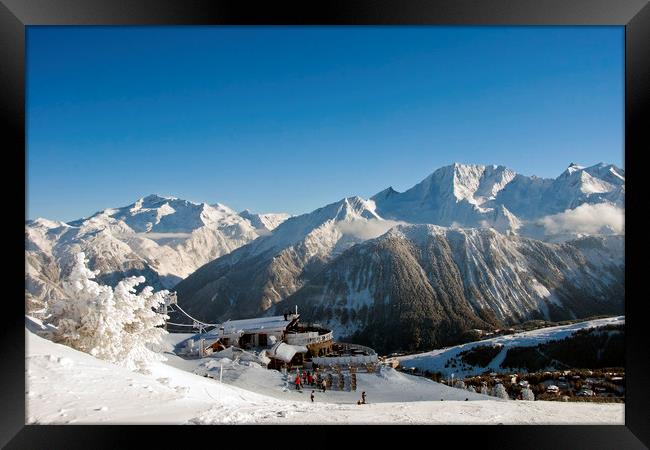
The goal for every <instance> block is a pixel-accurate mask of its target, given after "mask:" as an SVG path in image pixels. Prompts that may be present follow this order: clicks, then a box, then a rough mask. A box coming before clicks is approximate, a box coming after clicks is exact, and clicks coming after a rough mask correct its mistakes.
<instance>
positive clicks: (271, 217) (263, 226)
mask: <svg viewBox="0 0 650 450" xmlns="http://www.w3.org/2000/svg"><path fill="white" fill-rule="evenodd" d="M239 215H240V216H242V217H243V218H244V219H247V220H248V221H249V222H250V223H251V225H253V226H254V227H255V230H256V231H257V232H258V233H259V234H260V235H262V234H268V233H269V232H271V231H273V230H275V229H276V228H277V227H278V225H280V224H281V223H282V222H284V221H285V220H287V219H288V218H289V217H291V215H290V214H285V213H278V214H273V213H271V214H255V213H252V212H250V211H249V210H248V209H245V210H244V211H242V212H240V213H239Z"/></svg>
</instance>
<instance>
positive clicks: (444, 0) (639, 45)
mask: <svg viewBox="0 0 650 450" xmlns="http://www.w3.org/2000/svg"><path fill="white" fill-rule="evenodd" d="M308 5H309V6H308ZM209 24H214V25H221V24H228V25H254V24H265V25H273V24H281V25H291V24H338V25H348V24H357V25H361V24H367V25H376V24H382V25H392V24H402V25H405V24H412V25H621V26H625V71H626V74H625V120H626V122H625V172H626V181H627V183H628V185H629V183H630V180H631V182H632V188H631V189H630V192H629V193H627V195H626V203H627V208H626V235H627V239H626V246H625V265H626V282H625V289H626V302H625V315H626V405H625V425H624V426H615V425H608V426H592V425H588V426H587V425H585V426H501V427H499V426H480V427H478V426H465V427H463V428H462V429H459V428H458V427H457V426H437V427H435V428H432V427H430V426H422V427H416V429H417V432H418V434H420V433H421V435H420V436H418V437H421V438H424V439H428V441H424V442H425V445H427V446H430V445H442V444H443V442H445V440H444V439H445V438H446V437H447V438H450V439H451V442H457V443H459V444H461V445H462V444H468V443H470V442H472V443H474V445H480V446H481V448H484V447H486V446H487V447H488V448H492V447H499V448H535V449H542V448H553V449H556V448H590V449H600V448H602V449H614V448H617V449H622V448H647V447H648V446H650V427H648V425H650V406H649V405H650V394H649V393H650V389H649V386H648V384H649V383H648V382H650V379H649V378H648V376H647V374H648V373H650V372H649V369H650V367H649V366H650V357H649V356H648V352H647V349H648V348H650V345H649V341H650V339H649V338H648V332H647V330H646V329H645V322H646V321H647V317H646V316H645V315H644V310H643V303H645V301H646V297H647V296H643V295H642V293H643V291H642V290H641V287H642V286H641V283H642V282H641V278H640V271H641V270H643V268H644V267H643V265H642V264H643V261H644V260H643V259H642V258H641V247H642V246H641V245H640V242H639V239H640V238H641V236H642V233H643V232H642V231H640V227H639V225H638V220H636V219H635V217H636V216H638V215H639V214H640V212H638V211H639V210H640V209H641V208H637V206H641V205H642V203H641V201H642V199H643V198H644V197H643V195H642V193H641V192H640V191H639V190H638V189H640V188H641V185H642V184H643V180H639V179H638V177H641V176H643V175H642V173H641V169H639V166H638V165H637V166H636V167H635V162H636V161H638V160H639V159H640V158H641V155H642V152H643V150H644V149H648V148H650V146H649V145H648V144H649V140H648V124H649V123H650V118H649V117H648V116H649V114H648V111H649V109H650V108H649V102H648V99H649V97H650V57H649V55H650V48H649V47H650V45H649V43H650V6H649V5H648V1H647V0H572V1H569V0H400V1H392V2H389V1H386V0H382V1H371V0H363V1H348V2H342V1H324V2H318V3H310V2H302V3H296V4H286V3H276V2H265V3H260V4H259V5H258V4H250V3H249V2H246V1H242V0H240V1H221V0H219V1H217V0H212V1H209V0H185V1H181V0H130V1H108V0H0V54H1V55H2V62H1V64H0V91H1V92H2V109H1V111H2V113H3V115H4V117H3V119H4V121H3V123H5V124H6V125H7V131H6V133H5V135H4V136H3V137H4V140H5V142H6V144H5V147H4V148H5V155H8V156H10V158H9V160H11V163H8V162H6V163H5V164H10V165H9V166H8V167H7V166H6V167H5V174H6V175H12V174H17V177H18V178H19V177H20V175H19V170H18V169H16V170H13V167H14V164H15V165H16V167H21V168H22V169H23V174H25V170H24V169H25V151H26V149H25V143H26V141H25V27H26V26H29V25H209ZM5 161H7V159H5ZM7 169H9V170H7ZM25 176H26V175H25ZM3 178H4V179H5V183H7V181H6V180H7V179H8V178H9V177H8V176H5V177H3ZM17 186H18V187H20V186H21V185H20V183H19V181H17V180H14V181H12V182H9V183H7V186H5V187H7V189H5V190H4V191H3V192H13V191H12V190H11V189H9V187H12V188H13V189H16V187H17ZM23 186H24V188H25V193H26V189H27V188H28V184H27V180H26V179H25V184H24V185H23ZM11 197H12V201H15V202H16V203H18V204H19V202H20V197H19V193H18V192H16V193H15V195H11ZM646 198H647V197H646ZM16 207H17V208H18V209H19V208H20V206H19V205H16ZM23 207H25V204H24V203H23ZM25 211H26V208H25ZM25 219H26V216H25ZM20 220H21V224H20V227H21V229H22V230H23V232H24V226H25V222H24V219H23V218H20ZM16 228H18V218H16ZM16 233H17V230H16ZM630 237H631V240H630ZM8 240H12V241H14V240H13V239H8ZM18 242H19V239H18V238H17V237H16V239H15V243H16V246H15V248H14V249H13V250H15V252H16V253H18V252H21V253H22V254H23V255H24V249H23V248H19V244H18ZM630 243H632V245H630ZM14 258H17V256H13V255H12V256H11V257H7V262H8V263H9V265H11V264H12V262H11V261H15V259H14ZM18 279H19V276H18V275H16V277H15V279H13V277H12V278H11V281H12V282H11V283H8V285H10V286H8V289H7V290H5V297H6V298H5V299H4V305H3V306H4V313H5V316H4V319H5V320H4V321H3V326H2V327H0V333H2V341H0V342H3V343H4V345H3V350H4V352H3V354H2V357H1V358H0V359H1V360H2V365H3V371H2V385H1V386H0V405H1V406H2V412H1V415H2V420H1V422H0V444H2V445H6V448H48V449H52V448H66V449H70V448H128V447H131V446H135V445H136V444H135V442H136V441H135V439H136V435H138V436H141V437H144V438H145V439H146V442H148V444H149V445H148V446H154V445H155V444H156V443H160V444H166V445H164V446H168V445H169V443H170V442H172V439H180V440H181V442H185V445H183V446H187V445H194V443H195V442H196V439H197V436H199V437H205V438H207V439H210V440H213V439H215V438H220V437H221V436H223V433H218V434H215V433H214V429H213V428H212V427H202V429H200V430H197V428H196V427H169V426H148V427H139V426H129V427H126V426H38V425H28V426H26V425H25V398H24V393H25V389H24V388H25V379H24V375H25V374H24V357H25V353H24V350H25V349H24V330H23V315H24V310H23V306H22V305H23V304H21V303H20V301H19V300H18V299H17V298H14V297H19V296H20V295H24V291H23V292H22V294H21V292H20V291H19V288H18V286H17V285H18V284H19V283H18V282H17V281H16V280H18ZM637 292H638V293H639V294H638V295H637V294H636V293H637ZM14 293H15V295H14ZM7 294H11V295H7ZM627 299H631V300H634V301H627ZM8 343H11V344H8ZM297 428H298V427H297ZM172 429H173V432H172V431H171V430H172ZM412 430H413V428H409V429H408V430H398V431H399V434H398V436H400V440H401V442H400V444H397V445H421V444H418V443H417V440H416V438H415V436H414V435H412V433H413V432H414V431H412ZM252 431H256V433H255V434H256V435H258V436H259V438H263V437H264V436H265V437H264V438H263V441H260V442H267V443H268V442H271V440H270V435H269V434H268V433H269V431H270V430H269V429H268V428H265V427H249V428H247V429H246V432H245V433H244V434H242V438H243V439H245V440H250V442H251V443H254V442H255V438H254V437H253V434H251V432H252ZM297 431H299V432H300V434H301V436H300V439H301V440H302V441H303V442H306V444H307V445H308V446H310V447H312V448H313V447H319V446H321V445H325V443H324V441H323V440H322V438H321V436H323V437H326V436H330V437H331V436H333V433H332V431H330V430H329V429H327V428H323V427H322V426H321V427H317V426H310V427H302V429H300V430H297ZM339 431H346V430H339V429H337V430H336V432H337V433H338V432H339ZM352 431H353V433H352V436H350V437H345V439H344V440H349V439H350V438H352V439H354V437H355V436H356V437H357V439H363V440H364V441H365V442H368V439H369V438H372V437H373V436H374V439H377V438H378V439H379V440H381V439H383V438H384V436H386V435H387V434H392V432H393V430H385V429H377V428H367V427H364V428H363V430H362V431H361V432H359V433H357V432H356V430H352ZM271 433H272V434H273V432H271ZM291 433H292V435H293V433H294V431H293V430H292V431H291ZM227 434H232V433H227ZM341 436H343V435H342V434H341ZM303 439H304V440H303ZM357 439H354V440H357ZM244 442H245V441H244ZM221 443H223V442H221ZM221 443H220V442H219V441H215V444H214V445H220V444H221ZM279 445H282V444H279ZM284 445H287V444H284ZM289 445H293V444H289ZM299 445H302V444H299ZM445 445H452V444H445ZM453 445H455V444H453Z"/></svg>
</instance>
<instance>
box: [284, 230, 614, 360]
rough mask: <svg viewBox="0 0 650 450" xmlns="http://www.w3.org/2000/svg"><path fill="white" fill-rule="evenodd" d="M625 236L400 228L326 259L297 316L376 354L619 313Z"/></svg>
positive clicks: (300, 299)
mask: <svg viewBox="0 0 650 450" xmlns="http://www.w3.org/2000/svg"><path fill="white" fill-rule="evenodd" d="M623 276H624V266H623V239H622V237H620V236H607V237H605V236H600V237H587V238H582V239H580V240H577V241H571V242H568V243H564V244H549V243H545V242H541V241H536V240H533V239H528V238H522V237H519V236H506V235H503V234H500V233H498V232H496V231H495V230H493V229H477V228H466V229H452V228H444V227H438V226H435V225H398V226H396V227H394V228H393V229H391V230H390V231H389V232H388V233H386V234H384V235H382V236H380V237H378V238H376V239H373V240H369V241H366V242H364V243H362V244H359V245H356V246H354V247H352V248H350V249H349V250H347V251H346V252H344V253H343V254H342V255H340V256H339V257H337V258H335V259H333V260H332V261H331V262H330V263H329V264H328V265H326V266H325V267H324V268H323V270H321V272H320V273H319V274H317V275H316V276H314V277H313V278H311V279H309V280H308V281H307V282H305V283H304V285H303V286H302V287H301V289H300V290H298V291H297V292H296V293H295V294H294V295H292V296H290V297H288V298H287V299H286V300H285V301H283V302H281V303H279V304H278V305H276V307H275V310H276V313H277V312H280V313H281V312H282V310H284V309H287V308H289V309H291V308H293V305H298V309H299V310H300V312H301V315H302V317H303V319H304V320H307V321H317V322H320V323H321V324H324V325H326V326H328V327H330V328H333V329H334V330H335V334H336V336H337V338H339V339H342V340H345V341H347V340H351V341H352V342H358V343H363V344H366V345H369V346H371V347H373V348H375V349H377V350H379V351H382V352H386V353H388V352H391V351H396V350H410V351H413V350H416V349H426V348H435V347H438V346H441V345H448V344H449V343H451V342H454V341H457V340H458V339H460V336H461V335H462V334H463V333H465V332H466V331H468V330H469V329H473V328H480V329H484V330H487V329H492V328H497V327H502V326H504V325H505V324H512V323H519V322H523V321H526V320H530V319H547V320H549V319H550V320H565V319H573V318H580V317H587V316H591V315H598V314H620V313H622V312H623V299H624V294H623V293H624V288H623V280H624V277H623Z"/></svg>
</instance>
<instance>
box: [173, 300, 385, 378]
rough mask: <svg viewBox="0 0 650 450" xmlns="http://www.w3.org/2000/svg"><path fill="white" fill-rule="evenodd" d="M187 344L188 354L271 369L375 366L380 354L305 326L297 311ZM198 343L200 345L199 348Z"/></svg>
mask: <svg viewBox="0 0 650 450" xmlns="http://www.w3.org/2000/svg"><path fill="white" fill-rule="evenodd" d="M195 338H196V339H191V340H189V341H187V344H186V349H185V350H186V353H192V352H196V353H197V354H198V356H199V357H206V356H211V355H214V356H224V357H225V356H227V355H226V353H228V354H231V353H232V352H233V351H234V352H239V353H242V354H246V355H247V356H248V357H249V358H252V359H255V360H257V362H259V363H261V364H263V365H265V366H266V367H268V368H269V369H282V368H288V369H292V368H296V367H315V366H323V367H324V366H346V367H347V366H351V365H365V364H374V363H376V362H377V361H378V356H377V353H376V352H375V351H374V350H373V349H371V348H368V347H364V346H361V345H356V344H345V343H337V342H335V341H334V336H333V334H332V331H331V330H329V329H327V328H324V327H321V326H319V325H303V324H301V323H300V315H299V314H298V313H297V311H296V312H295V313H293V314H284V315H281V316H270V317H259V318H252V319H242V320H229V321H226V322H224V323H222V324H218V325H214V328H212V329H211V330H210V331H207V332H205V333H202V334H199V335H197V336H196V337H195ZM197 340H198V345H195V344H196V343H197V342H196V341H197Z"/></svg>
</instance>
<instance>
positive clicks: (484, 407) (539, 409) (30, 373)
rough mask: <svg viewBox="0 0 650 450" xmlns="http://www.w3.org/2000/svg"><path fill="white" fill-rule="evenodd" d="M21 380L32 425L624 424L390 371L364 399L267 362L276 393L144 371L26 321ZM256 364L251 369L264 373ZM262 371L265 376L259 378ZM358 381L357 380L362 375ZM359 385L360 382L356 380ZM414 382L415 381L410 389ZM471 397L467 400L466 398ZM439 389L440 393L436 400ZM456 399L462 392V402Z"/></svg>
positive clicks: (612, 414)
mask: <svg viewBox="0 0 650 450" xmlns="http://www.w3.org/2000/svg"><path fill="white" fill-rule="evenodd" d="M26 348H27V354H26V355H25V360H26V361H25V363H26V364H25V379H26V389H25V390H26V422H27V423H28V424H217V423H234V424H245V423H279V424H282V423H287V424H289V423H304V424H317V423H342V424H382V423H383V424H389V423H390V424H394V423H414V424H415V423H422V424H424V423H431V424H434V423H441V424H442V423H447V424H456V423H457V424H465V423H467V424H469V423H473V424H480V423H483V424H490V423H493V424H497V423H504V424H505V423H512V424H524V423H536V424H561V423H574V424H589V423H590V424H622V423H623V421H624V405H623V404H595V403H563V402H544V401H537V402H524V401H502V400H497V399H492V398H490V399H485V397H483V396H480V395H478V394H472V393H469V392H467V391H463V390H459V389H453V388H449V387H447V386H443V385H440V384H438V383H434V382H431V381H429V380H424V379H413V377H409V376H407V375H403V374H398V373H396V372H394V371H392V370H391V371H388V372H387V376H386V377H384V378H385V379H381V377H379V376H375V377H376V378H377V380H376V383H377V386H378V388H377V389H376V390H375V389H374V388H372V387H369V386H373V385H372V384H368V385H367V386H364V388H365V389H366V391H367V393H368V400H369V402H370V404H367V405H357V404H356V399H357V397H356V396H355V397H354V398H350V399H348V398H338V397H335V396H331V394H332V393H331V392H327V393H325V394H321V393H319V392H318V393H317V394H316V402H315V403H310V402H308V400H309V397H308V394H306V393H299V392H295V391H291V390H288V391H282V390H281V389H278V387H277V386H275V384H274V382H273V379H274V378H273V376H274V374H277V372H275V371H266V370H265V371H264V375H267V376H268V381H269V382H268V383H266V387H265V388H264V386H261V385H258V389H266V390H267V391H273V393H272V396H270V395H263V394H260V393H257V392H252V391H250V390H246V389H242V388H239V387H237V386H234V385H230V384H227V383H229V381H226V380H225V381H226V382H225V383H224V384H220V383H219V382H217V381H215V380H213V379H211V378H204V377H202V376H198V375H194V374H192V373H189V372H187V371H185V370H182V369H178V368H175V367H172V366H170V365H168V364H165V363H155V364H152V365H151V367H150V372H151V373H150V374H142V373H137V372H131V371H128V370H126V369H124V368H122V367H118V366H115V365H113V364H110V363H107V362H104V361H101V360H98V359H96V358H94V357H92V356H90V355H88V354H85V353H81V352H78V351H76V350H73V349H71V348H69V347H65V346H63V345H59V344H54V343H52V342H50V341H48V340H46V339H43V338H41V337H39V336H37V335H36V334H34V333H33V332H32V331H29V330H27V329H26ZM261 370H264V369H257V371H256V376H258V377H263V374H262V373H261V372H259V371H261ZM260 379H262V378H260ZM360 383H362V381H360ZM360 388H361V385H360ZM414 388H415V389H414ZM406 390H409V391H411V392H409V393H408V394H406V395H407V396H408V395H411V397H412V396H413V392H412V391H414V390H415V391H417V392H419V393H420V395H422V396H425V397H426V398H429V399H431V400H428V401H413V400H411V401H406V402H405V401H399V400H389V399H384V401H386V400H388V401H389V402H388V403H375V399H381V398H382V396H383V395H384V392H388V393H389V395H396V396H398V395H399V393H404V392H405V391H406ZM470 396H471V397H472V400H475V399H476V400H479V399H481V398H482V399H483V400H479V401H464V400H463V399H464V398H465V397H470ZM441 398H443V399H444V400H445V401H443V402H441V401H440V399H441ZM461 400H462V401H461Z"/></svg>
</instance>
